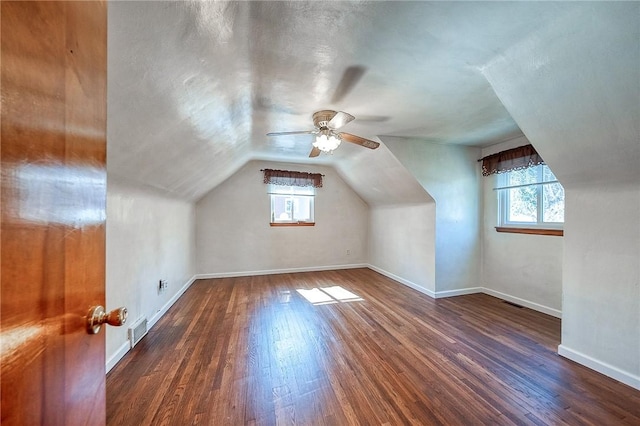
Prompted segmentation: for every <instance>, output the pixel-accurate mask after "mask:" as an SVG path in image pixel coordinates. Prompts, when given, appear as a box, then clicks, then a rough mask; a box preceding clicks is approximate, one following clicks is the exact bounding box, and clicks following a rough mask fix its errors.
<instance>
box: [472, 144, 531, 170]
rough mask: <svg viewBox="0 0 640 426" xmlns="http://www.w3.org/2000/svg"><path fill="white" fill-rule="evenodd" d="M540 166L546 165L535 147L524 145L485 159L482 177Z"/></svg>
mask: <svg viewBox="0 0 640 426" xmlns="http://www.w3.org/2000/svg"><path fill="white" fill-rule="evenodd" d="M539 164H544V160H543V159H542V157H540V154H538V152H537V151H536V149H535V148H534V147H533V145H524V146H520V147H518V148H513V149H508V150H506V151H502V152H498V153H497V154H492V155H488V156H486V157H484V158H483V159H482V175H483V176H489V175H492V174H494V173H503V172H509V171H512V170H521V169H526V168H527V167H533V166H537V165H539Z"/></svg>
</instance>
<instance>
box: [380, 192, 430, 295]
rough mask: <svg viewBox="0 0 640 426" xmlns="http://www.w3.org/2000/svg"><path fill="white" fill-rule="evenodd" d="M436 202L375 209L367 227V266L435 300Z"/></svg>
mask: <svg viewBox="0 0 640 426" xmlns="http://www.w3.org/2000/svg"><path fill="white" fill-rule="evenodd" d="M435 216H436V206H435V203H433V202H432V203H424V204H414V205H397V206H375V207H372V209H371V225H370V228H369V264H370V265H371V267H372V268H373V269H374V270H377V271H379V272H381V273H383V274H385V275H387V276H390V277H392V278H394V279H396V280H398V281H400V282H402V283H404V284H407V285H409V286H411V287H413V288H416V289H417V290H419V291H422V292H423V293H426V294H429V295H430V296H431V297H434V295H435V291H436V276H435V270H436V264H435V258H436V253H435V234H436V232H435V231H436V229H435Z"/></svg>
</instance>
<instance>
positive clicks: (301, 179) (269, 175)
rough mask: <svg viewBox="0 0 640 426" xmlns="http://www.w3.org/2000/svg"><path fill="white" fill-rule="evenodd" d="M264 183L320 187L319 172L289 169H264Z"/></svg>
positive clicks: (320, 177) (320, 176)
mask: <svg viewBox="0 0 640 426" xmlns="http://www.w3.org/2000/svg"><path fill="white" fill-rule="evenodd" d="M262 171H263V172H264V180H263V182H264V183H267V184H272V185H282V186H302V187H305V186H312V187H314V188H322V175H321V174H320V173H305V172H294V171H290V170H273V169H264V170H262Z"/></svg>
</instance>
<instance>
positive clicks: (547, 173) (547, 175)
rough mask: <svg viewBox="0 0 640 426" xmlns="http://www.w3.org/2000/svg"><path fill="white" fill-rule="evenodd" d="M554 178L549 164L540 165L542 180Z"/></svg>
mask: <svg viewBox="0 0 640 426" xmlns="http://www.w3.org/2000/svg"><path fill="white" fill-rule="evenodd" d="M554 180H558V178H556V175H554V174H553V172H552V171H551V169H550V168H549V166H547V165H544V166H542V181H543V182H550V181H554Z"/></svg>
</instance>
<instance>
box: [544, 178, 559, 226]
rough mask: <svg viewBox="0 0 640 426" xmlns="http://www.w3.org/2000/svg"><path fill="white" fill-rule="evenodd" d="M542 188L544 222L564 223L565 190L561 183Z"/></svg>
mask: <svg viewBox="0 0 640 426" xmlns="http://www.w3.org/2000/svg"><path fill="white" fill-rule="evenodd" d="M554 179H555V176H554ZM542 188H543V193H542V199H543V209H544V210H543V217H544V219H543V220H544V222H560V223H561V222H564V188H562V185H560V184H559V183H552V184H549V185H543V187H542Z"/></svg>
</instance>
